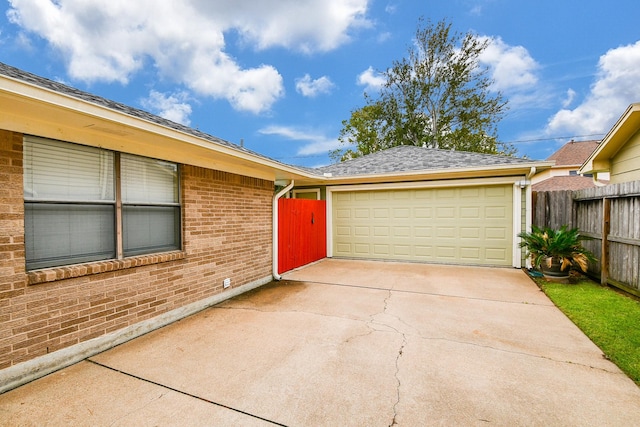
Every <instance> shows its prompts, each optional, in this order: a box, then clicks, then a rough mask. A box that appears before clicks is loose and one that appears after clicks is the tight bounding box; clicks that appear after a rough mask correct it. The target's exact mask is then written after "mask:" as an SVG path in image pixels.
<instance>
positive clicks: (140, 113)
mask: <svg viewBox="0 0 640 427" xmlns="http://www.w3.org/2000/svg"><path fill="white" fill-rule="evenodd" d="M0 75H4V76H7V77H11V78H14V79H16V80H21V81H24V82H27V83H31V84H33V85H36V86H40V87H43V88H45V89H49V90H52V91H54V92H57V93H61V94H64V95H68V96H71V97H74V98H77V99H81V100H83V101H87V102H90V103H92V104H96V105H100V106H103V107H107V108H110V109H112V110H115V111H118V112H121V113H124V114H127V115H130V116H133V117H137V118H140V119H143V120H147V121H149V122H152V123H156V124H159V125H161V126H165V127H168V128H171V129H175V130H177V131H180V132H184V133H186V134H190V135H193V136H196V137H198V138H202V139H204V140H206V141H209V142H211V143H214V144H218V145H222V146H225V147H228V148H231V149H234V150H237V151H241V152H244V153H247V154H251V155H253V156H258V157H261V158H263V159H268V160H270V161H272V162H276V163H280V164H282V165H284V163H282V162H278V161H277V160H274V159H272V158H270V157H267V156H264V155H262V154H259V153H256V152H254V151H251V150H248V149H246V148H244V147H241V146H239V145H236V144H233V143H231V142H228V141H225V140H223V139H220V138H217V137H215V136H212V135H209V134H207V133H204V132H201V131H199V130H197V129H193V128H190V127H188V126H185V125H181V124H180V123H176V122H172V121H171V120H167V119H164V118H162V117H160V116H156V115H155V114H151V113H149V112H147V111H144V110H140V109H137V108H133V107H130V106H128V105H125V104H122V103H119V102H115V101H111V100H109V99H106V98H102V97H100V96H97V95H93V94H90V93H87V92H83V91H81V90H79V89H76V88H73V87H71V86H67V85H64V84H62V83H58V82H55V81H53V80H49V79H46V78H44V77H40V76H37V75H35V74H31V73H29V72H27V71H24V70H20V69H18V68H15V67H12V66H10V65H7V64H4V63H2V62H0ZM286 166H289V165H286ZM294 167H295V166H294Z"/></svg>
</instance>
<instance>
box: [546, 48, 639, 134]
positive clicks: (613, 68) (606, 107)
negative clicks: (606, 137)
mask: <svg viewBox="0 0 640 427" xmlns="http://www.w3.org/2000/svg"><path fill="white" fill-rule="evenodd" d="M638 94H640V41H637V42H636V43H634V44H631V45H627V46H621V47H618V48H615V49H611V50H609V51H608V52H607V53H605V54H604V55H602V56H601V57H600V61H599V62H598V73H597V76H596V80H595V82H594V83H593V84H592V85H591V92H590V93H589V95H587V97H586V98H585V99H584V101H583V102H582V104H580V105H578V106H577V107H576V108H574V109H573V110H569V109H566V108H565V109H562V110H560V111H558V112H557V113H556V114H555V115H554V116H553V117H552V118H551V119H550V120H549V124H548V125H547V130H546V131H547V133H548V134H550V135H552V134H558V133H564V132H568V133H572V134H576V135H587V134H589V135H590V134H603V133H606V132H607V131H608V130H609V128H610V127H611V126H612V125H613V123H614V122H615V120H616V119H617V118H618V117H620V116H621V115H622V113H623V112H624V111H625V109H626V108H627V107H628V106H629V104H631V103H633V102H637V101H638Z"/></svg>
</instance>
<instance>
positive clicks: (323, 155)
mask: <svg viewBox="0 0 640 427" xmlns="http://www.w3.org/2000/svg"><path fill="white" fill-rule="evenodd" d="M604 135H605V134H604V133H592V134H589V135H572V136H551V137H548V138H534V139H518V140H515V141H506V142H503V144H519V143H524V142H542V141H553V140H556V139H575V138H592V137H603V136H604ZM326 156H327V155H326V154H309V155H304V156H286V157H274V159H276V160H285V159H314V158H324V157H326Z"/></svg>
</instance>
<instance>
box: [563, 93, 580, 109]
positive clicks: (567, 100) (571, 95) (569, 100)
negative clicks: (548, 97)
mask: <svg viewBox="0 0 640 427" xmlns="http://www.w3.org/2000/svg"><path fill="white" fill-rule="evenodd" d="M576 95H577V93H576V91H575V90H573V89H571V88H569V89H568V90H567V97H566V98H565V100H564V101H562V108H567V107H569V105H571V104H573V100H574V99H576Z"/></svg>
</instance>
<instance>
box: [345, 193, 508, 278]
mask: <svg viewBox="0 0 640 427" xmlns="http://www.w3.org/2000/svg"><path fill="white" fill-rule="evenodd" d="M332 202H333V230H332V232H333V256H335V257H349V258H369V259H390V260H409V261H425V262H441V263H453V264H479V265H502V266H511V265H512V257H513V254H512V248H513V186H512V185H497V186H482V187H460V188H438V189H411V190H376V191H352V192H341V191H334V192H333V198H332Z"/></svg>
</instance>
